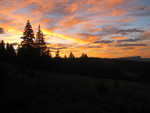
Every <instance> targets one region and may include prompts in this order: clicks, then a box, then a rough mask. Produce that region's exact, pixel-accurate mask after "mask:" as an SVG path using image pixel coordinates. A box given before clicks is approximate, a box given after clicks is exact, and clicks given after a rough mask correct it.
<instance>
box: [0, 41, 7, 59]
mask: <svg viewBox="0 0 150 113" xmlns="http://www.w3.org/2000/svg"><path fill="white" fill-rule="evenodd" d="M0 56H1V57H4V56H6V49H5V42H4V41H3V40H2V41H1V42H0Z"/></svg>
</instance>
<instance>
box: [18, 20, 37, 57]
mask: <svg viewBox="0 0 150 113" xmlns="http://www.w3.org/2000/svg"><path fill="white" fill-rule="evenodd" d="M21 39H23V41H22V42H21V45H20V46H19V47H18V56H37V54H38V51H39V50H38V49H36V48H35V44H34V39H35V37H34V32H33V29H32V26H31V24H30V21H29V20H28V21H27V24H26V26H25V30H24V33H23V36H22V37H21Z"/></svg>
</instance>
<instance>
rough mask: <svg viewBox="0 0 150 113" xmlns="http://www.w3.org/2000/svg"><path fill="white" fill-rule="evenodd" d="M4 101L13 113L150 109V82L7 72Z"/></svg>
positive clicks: (107, 112)
mask: <svg viewBox="0 0 150 113" xmlns="http://www.w3.org/2000/svg"><path fill="white" fill-rule="evenodd" d="M4 86H5V87H4V89H3V90H4V91H3V92H4V93H3V96H2V101H1V104H2V105H3V106H6V107H7V108H8V109H5V111H7V112H10V113H25V112H26V113H29V112H31V113H144V112H150V96H149V95H150V92H149V89H150V84H148V83H147V84H146V83H142V82H133V81H123V80H111V79H98V78H91V77H85V76H82V77H81V76H80V75H69V74H68V75H67V74H58V73H49V72H41V71H37V70H35V71H32V72H28V71H26V72H24V73H20V72H18V73H16V72H11V73H9V72H8V73H7V77H5V82H4Z"/></svg>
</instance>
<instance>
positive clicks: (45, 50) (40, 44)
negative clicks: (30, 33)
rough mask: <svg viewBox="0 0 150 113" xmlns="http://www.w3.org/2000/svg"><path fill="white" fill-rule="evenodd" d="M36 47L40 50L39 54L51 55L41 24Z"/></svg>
mask: <svg viewBox="0 0 150 113" xmlns="http://www.w3.org/2000/svg"><path fill="white" fill-rule="evenodd" d="M35 46H36V49H37V50H38V51H39V56H49V52H50V51H49V49H48V48H47V46H46V42H45V40H44V35H43V32H42V31H41V28H40V25H39V29H38V32H37V34H36V40H35Z"/></svg>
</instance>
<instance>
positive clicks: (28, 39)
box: [21, 20, 35, 46]
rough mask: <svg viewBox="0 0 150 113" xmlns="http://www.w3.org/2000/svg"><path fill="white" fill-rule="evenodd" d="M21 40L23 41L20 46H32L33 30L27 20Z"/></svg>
mask: <svg viewBox="0 0 150 113" xmlns="http://www.w3.org/2000/svg"><path fill="white" fill-rule="evenodd" d="M21 39H23V41H22V42H21V45H22V46H33V43H34V39H35V37H34V32H33V29H32V26H31V24H30V21H29V20H28V21H27V24H26V26H25V29H24V33H23V36H22V37H21Z"/></svg>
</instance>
